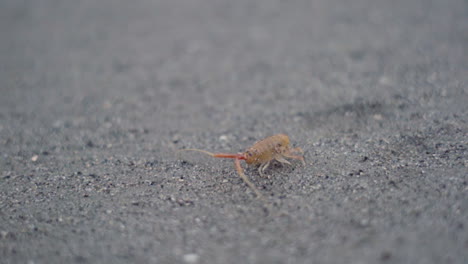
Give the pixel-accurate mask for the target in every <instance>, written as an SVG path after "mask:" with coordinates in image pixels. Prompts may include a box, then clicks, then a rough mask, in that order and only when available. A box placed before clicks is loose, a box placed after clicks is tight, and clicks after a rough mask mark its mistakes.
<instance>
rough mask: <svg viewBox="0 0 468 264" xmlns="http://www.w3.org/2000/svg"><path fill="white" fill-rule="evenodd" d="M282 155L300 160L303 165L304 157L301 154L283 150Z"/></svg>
mask: <svg viewBox="0 0 468 264" xmlns="http://www.w3.org/2000/svg"><path fill="white" fill-rule="evenodd" d="M282 155H283V156H285V157H286V158H291V159H297V160H300V161H301V162H302V165H305V160H304V157H303V156H298V155H294V154H291V152H290V151H288V152H285V153H283V154H282Z"/></svg>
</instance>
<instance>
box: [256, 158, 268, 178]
mask: <svg viewBox="0 0 468 264" xmlns="http://www.w3.org/2000/svg"><path fill="white" fill-rule="evenodd" d="M268 166H270V161H268V162H265V163H263V164H260V166H259V167H258V173H260V176H262V177H266V178H269V177H268V176H267V175H265V173H264V172H265V170H266V168H268Z"/></svg>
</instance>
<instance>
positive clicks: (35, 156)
mask: <svg viewBox="0 0 468 264" xmlns="http://www.w3.org/2000/svg"><path fill="white" fill-rule="evenodd" d="M38 158H39V156H37V155H34V156H32V158H31V161H36V160H37V159H38Z"/></svg>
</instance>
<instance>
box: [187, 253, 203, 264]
mask: <svg viewBox="0 0 468 264" xmlns="http://www.w3.org/2000/svg"><path fill="white" fill-rule="evenodd" d="M183 258H184V262H185V263H190V264H193V263H197V262H198V259H199V258H200V256H198V255H197V254H194V253H191V254H185V255H184V257H183Z"/></svg>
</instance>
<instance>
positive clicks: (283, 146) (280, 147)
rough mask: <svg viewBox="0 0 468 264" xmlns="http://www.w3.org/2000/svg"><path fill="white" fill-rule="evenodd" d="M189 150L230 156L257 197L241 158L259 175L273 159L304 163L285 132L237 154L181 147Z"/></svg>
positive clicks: (218, 156) (286, 162)
mask: <svg viewBox="0 0 468 264" xmlns="http://www.w3.org/2000/svg"><path fill="white" fill-rule="evenodd" d="M183 150H190V151H198V152H202V153H205V154H208V155H210V156H212V157H215V158H230V159H234V164H235V166H236V170H237V173H238V174H239V176H240V177H241V178H242V180H244V182H245V183H246V184H247V185H248V186H249V187H250V188H251V189H252V190H253V191H254V192H255V193H256V194H257V196H258V197H259V198H263V196H262V194H261V192H260V191H259V190H258V189H257V188H256V187H255V185H254V184H253V183H252V182H251V181H250V180H249V179H248V178H247V176H245V174H244V170H243V169H242V166H241V164H240V161H241V160H245V162H246V163H247V164H248V165H253V166H258V172H259V173H260V175H261V176H265V175H264V171H265V169H266V168H268V166H269V165H270V163H271V162H272V161H273V160H276V161H279V162H281V163H285V164H291V163H290V162H289V161H288V160H286V158H291V159H297V160H300V161H302V163H303V164H305V161H304V157H303V156H302V155H296V153H301V154H302V153H303V151H302V149H301V148H290V146H289V137H288V136H287V135H285V134H277V135H274V136H271V137H267V138H265V139H263V140H260V141H258V142H256V143H255V144H253V145H252V146H251V147H250V148H248V149H247V150H246V151H245V152H242V153H237V154H229V153H211V152H208V151H205V150H200V149H183Z"/></svg>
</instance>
